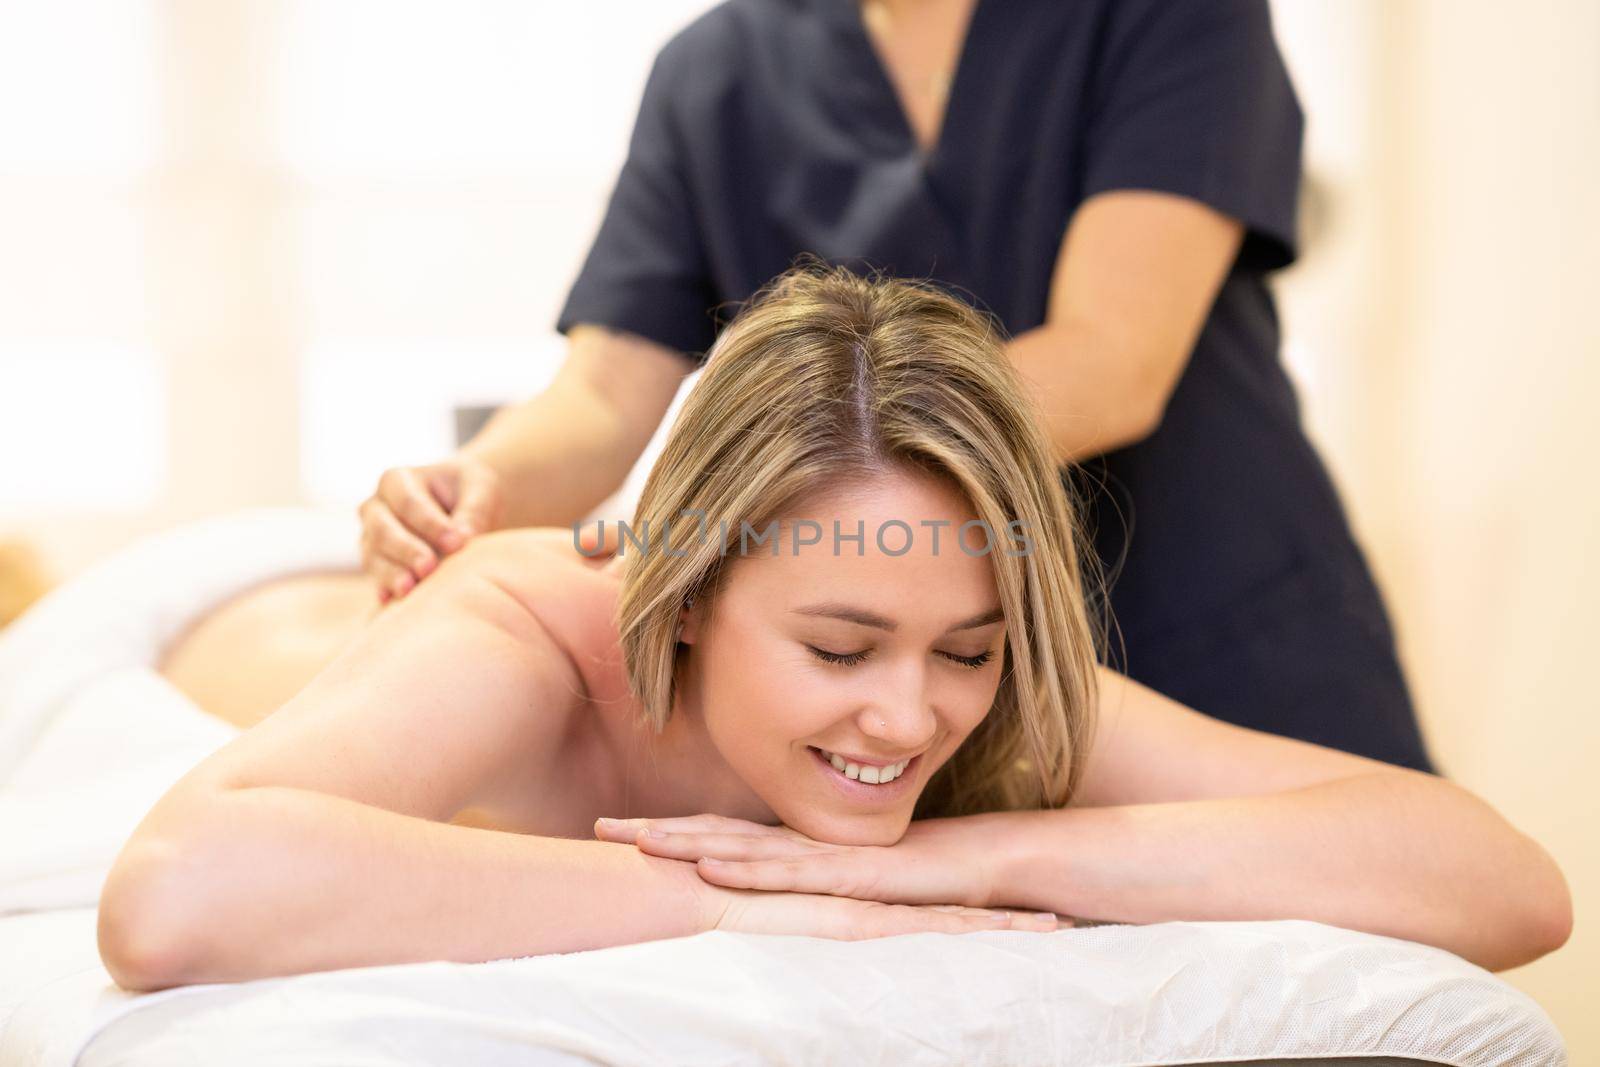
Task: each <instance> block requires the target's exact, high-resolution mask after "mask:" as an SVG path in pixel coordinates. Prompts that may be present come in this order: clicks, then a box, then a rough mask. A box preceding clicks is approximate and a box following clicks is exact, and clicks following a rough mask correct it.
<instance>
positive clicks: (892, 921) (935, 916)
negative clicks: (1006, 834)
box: [706, 885, 1058, 941]
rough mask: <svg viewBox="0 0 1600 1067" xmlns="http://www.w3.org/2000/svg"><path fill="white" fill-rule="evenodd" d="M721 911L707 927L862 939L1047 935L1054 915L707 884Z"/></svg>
mask: <svg viewBox="0 0 1600 1067" xmlns="http://www.w3.org/2000/svg"><path fill="white" fill-rule="evenodd" d="M706 890H707V891H708V892H709V893H711V894H712V906H713V907H715V908H718V909H720V910H719V911H718V913H717V915H716V917H715V919H714V920H713V922H714V925H713V926H712V929H716V930H731V931H736V932H738V933H745V934H794V935H797V936H801V937H829V938H833V939H835V940H839V941H861V940H865V939H867V938H873V937H893V936H895V935H897V934H924V933H935V934H970V933H973V932H975V931H979V930H1021V931H1025V932H1032V933H1050V932H1052V931H1054V930H1056V929H1057V928H1058V927H1057V922H1056V917H1055V916H1054V915H1052V914H1050V913H1048V912H1046V913H1043V914H1037V913H1034V912H1027V911H1018V912H1007V911H991V910H989V909H988V908H968V907H964V906H962V905H960V904H923V905H915V904H885V903H883V902H881V901H876V900H852V899H850V898H849V897H834V896H827V895H824V894H817V893H765V892H762V891H760V890H756V889H727V888H722V887H718V886H711V885H708V886H706Z"/></svg>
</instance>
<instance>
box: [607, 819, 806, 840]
mask: <svg viewBox="0 0 1600 1067" xmlns="http://www.w3.org/2000/svg"><path fill="white" fill-rule="evenodd" d="M640 830H661V831H664V832H666V833H671V834H694V833H722V834H752V835H758V836H770V837H794V836H797V835H795V833H794V831H792V830H790V829H789V828H788V827H787V826H766V825H763V824H762V823H755V822H749V821H747V820H745V819H734V818H729V817H728V816H726V815H711V814H704V815H680V816H678V817H676V818H672V819H604V818H602V819H596V820H595V824H594V835H595V837H597V838H599V839H600V840H602V841H620V842H622V843H624V844H629V845H631V844H633V843H634V842H635V840H636V839H637V838H638V836H639V831H640Z"/></svg>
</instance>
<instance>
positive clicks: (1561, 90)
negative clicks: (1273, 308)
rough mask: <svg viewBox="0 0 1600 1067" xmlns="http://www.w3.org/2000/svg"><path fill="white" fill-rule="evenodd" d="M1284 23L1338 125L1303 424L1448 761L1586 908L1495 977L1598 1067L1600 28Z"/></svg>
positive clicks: (1310, 301)
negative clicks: (1316, 444) (1530, 955)
mask: <svg viewBox="0 0 1600 1067" xmlns="http://www.w3.org/2000/svg"><path fill="white" fill-rule="evenodd" d="M1277 10H1278V12H1279V15H1280V22H1281V29H1282V30H1283V31H1284V36H1285V38H1286V40H1285V46H1286V48H1288V49H1290V50H1291V52H1292V53H1295V49H1294V47H1292V46H1299V50H1298V53H1295V54H1297V55H1298V56H1299V57H1301V58H1304V59H1305V60H1306V62H1304V63H1303V64H1301V66H1302V67H1303V68H1304V72H1305V74H1306V78H1304V79H1302V85H1301V88H1302V93H1303V94H1304V95H1305V96H1307V97H1308V101H1307V102H1308V110H1310V111H1311V112H1312V114H1313V119H1312V122H1313V128H1314V132H1318V131H1316V130H1315V127H1316V125H1317V123H1318V122H1319V118H1318V116H1319V115H1320V116H1321V117H1322V118H1321V120H1320V121H1325V122H1327V123H1329V124H1331V126H1332V129H1331V130H1325V131H1320V132H1322V133H1324V134H1325V135H1326V136H1327V137H1328V138H1329V145H1328V146H1327V151H1326V152H1325V154H1324V158H1323V159H1322V160H1321V162H1322V164H1323V166H1322V167H1321V168H1320V170H1321V174H1320V177H1321V179H1322V180H1323V182H1324V183H1325V184H1326V187H1327V190H1328V195H1329V199H1330V203H1329V219H1328V221H1329V224H1330V225H1331V226H1332V227H1334V232H1332V233H1330V234H1328V235H1327V241H1326V243H1325V244H1324V245H1323V246H1322V247H1320V248H1318V249H1315V250H1314V251H1313V253H1312V254H1311V255H1310V256H1308V258H1307V261H1306V262H1305V263H1304V264H1303V265H1302V266H1301V267H1299V268H1297V269H1296V270H1295V271H1293V272H1290V273H1289V274H1287V275H1286V276H1285V277H1284V278H1283V279H1282V284H1281V292H1282V294H1283V297H1284V305H1285V318H1286V324H1287V327H1288V330H1289V332H1290V334H1291V335H1292V336H1294V337H1295V338H1296V339H1297V340H1298V341H1299V342H1300V343H1301V344H1303V345H1304V346H1305V347H1306V348H1308V349H1309V350H1311V351H1312V352H1314V353H1315V354H1316V355H1317V356H1318V357H1319V358H1318V359H1316V360H1314V361H1313V365H1312V371H1313V376H1314V377H1315V379H1316V383H1317V385H1318V389H1317V391H1316V393H1315V394H1314V395H1308V397H1307V404H1308V410H1309V414H1310V416H1311V421H1312V425H1313V428H1314V430H1315V431H1316V433H1317V436H1318V439H1319V441H1320V442H1321V443H1322V444H1323V446H1324V450H1325V453H1326V454H1327V455H1328V456H1329V458H1330V460H1331V462H1332V464H1333V466H1334V469H1335V473H1336V475H1337V476H1338V478H1339V481H1340V483H1341V485H1342V487H1343V488H1344V490H1345V493H1346V498H1347V500H1348V502H1349V505H1350V507H1351V510H1352V512H1353V514H1354V517H1355V519H1356V522H1357V525H1358V529H1359V531H1360V532H1361V534H1362V536H1363V539H1364V541H1365V543H1366V545H1367V548H1368V550H1369V553H1370V554H1371V556H1372V557H1373V562H1374V565H1375V566H1376V568H1377V569H1378V571H1379V573H1380V576H1381V578H1382V580H1383V582H1384V584H1385V588H1386V589H1387V591H1388V593H1389V597H1390V603H1391V607H1392V609H1393V611H1394V613H1395V615H1396V617H1397V620H1396V621H1397V624H1398V628H1399V632H1400V638H1401V643H1402V652H1403V655H1404V658H1405V661H1406V663H1407V666H1408V669H1409V671H1410V674H1411V677H1412V679H1413V683H1414V686H1415V690H1416V694H1417V698H1418V702H1419V705H1420V709H1421V714H1422V717H1423V722H1424V727H1425V729H1426V731H1427V734H1428V737H1429V740H1430V742H1431V744H1432V746H1433V749H1434V751H1435V754H1436V756H1437V758H1438V760H1439V763H1440V764H1441V766H1442V768H1443V769H1444V770H1445V771H1446V772H1447V773H1448V774H1449V775H1450V776H1451V777H1453V778H1454V779H1456V780H1457V781H1459V782H1461V783H1462V784H1463V785H1465V786H1467V787H1468V788H1470V789H1472V790H1474V791H1475V792H1477V793H1479V794H1480V795H1482V796H1484V797H1485V798H1487V799H1488V800H1489V801H1490V802H1491V803H1493V804H1494V805H1495V806H1496V807H1497V808H1499V810H1500V811H1502V812H1503V813H1505V815H1506V816H1507V817H1508V818H1509V819H1511V821H1512V822H1513V823H1514V824H1516V825H1517V826H1518V827H1520V828H1521V829H1522V830H1524V831H1525V832H1527V833H1529V834H1531V835H1532V836H1534V837H1535V838H1536V839H1538V840H1539V841H1541V842H1542V843H1544V844H1545V846H1546V847H1547V848H1549V849H1550V851H1551V852H1552V853H1553V854H1554V855H1555V856H1556V858H1557V860H1558V861H1559V862H1560V863H1561V865H1562V868H1563V870H1564V871H1565V872H1566V874H1567V877H1568V880H1569V882H1570V884H1571V887H1572V890H1573V895H1574V902H1575V908H1576V926H1575V930H1574V934H1573V938H1572V940H1571V941H1570V942H1569V944H1568V945H1567V947H1566V948H1564V949H1563V950H1561V951H1560V952H1558V953H1555V954H1553V955H1552V956H1549V957H1547V958H1546V959H1544V960H1541V961H1539V962H1537V963H1535V964H1533V965H1531V966H1528V967H1524V968H1521V969H1519V970H1517V971H1515V972H1511V973H1509V974H1507V975H1506V977H1507V978H1508V979H1509V980H1510V981H1512V982H1513V983H1515V984H1516V985H1518V986H1519V987H1521V988H1522V989H1524V990H1525V991H1527V992H1528V993H1529V994H1531V995H1532V996H1533V997H1534V998H1535V999H1537V1000H1538V1001H1539V1002H1540V1003H1541V1004H1542V1005H1543V1006H1544V1007H1545V1009H1546V1010H1547V1011H1549V1012H1550V1014H1551V1016H1552V1017H1553V1018H1554V1019H1555V1021H1556V1023H1557V1025H1558V1026H1559V1027H1560V1028H1561V1030H1562V1032H1563V1033H1564V1035H1565V1036H1566V1038H1567V1040H1568V1043H1569V1046H1570V1049H1571V1053H1572V1062H1573V1063H1592V1062H1600V1021H1597V1019H1596V1017H1595V1014H1594V1012H1593V1007H1592V1002H1593V999H1594V996H1595V994H1596V993H1600V977H1597V976H1600V931H1597V928H1596V927H1595V925H1594V923H1595V914H1596V911H1597V909H1600V833H1597V831H1596V825H1597V822H1600V803H1597V799H1596V798H1597V796H1600V789H1597V788H1596V784H1595V773H1594V763H1595V760H1596V758H1597V757H1600V696H1597V688H1596V684H1595V682H1594V680H1593V678H1592V677H1591V676H1590V670H1589V668H1590V666H1591V664H1592V662H1593V660H1594V652H1593V645H1594V642H1595V640H1596V638H1597V637H1600V625H1597V623H1596V616H1595V610H1596V607H1595V606H1596V605H1597V604H1600V567H1597V566H1596V564H1595V553H1596V551H1597V550H1600V491H1597V487H1600V475H1597V474H1596V473H1595V468H1596V465H1597V463H1600V419H1597V410H1596V409H1597V403H1600V195H1597V193H1600V74H1597V71H1600V5H1596V4H1594V3H1593V2H1592V0H1541V2H1539V3H1534V4H1524V5H1516V6H1515V7H1507V6H1506V5H1504V4H1498V3H1489V2H1477V0H1474V2H1466V3H1463V2H1460V0H1434V2H1422V0H1405V2H1379V3H1372V2H1367V3H1352V2H1346V0H1328V2H1315V3H1313V2H1310V0H1283V2H1281V3H1279V4H1277ZM1352 31H1354V32H1352ZM1296 34H1298V35H1299V39H1298V40H1296V39H1294V38H1295V35H1296ZM1318 40H1321V41H1322V42H1325V43H1324V44H1323V45H1322V46H1319V45H1318V44H1317V42H1318ZM1326 42H1333V43H1334V46H1335V48H1336V49H1337V50H1339V51H1341V52H1342V53H1343V54H1342V56H1341V57H1340V59H1339V61H1337V62H1330V59H1331V58H1332V57H1330V56H1329V55H1328V54H1327V45H1326ZM1319 47H1320V48H1321V51H1320V52H1319V51H1318V49H1319ZM1298 73H1299V71H1298V70H1297V74H1298ZM1314 140H1315V138H1314Z"/></svg>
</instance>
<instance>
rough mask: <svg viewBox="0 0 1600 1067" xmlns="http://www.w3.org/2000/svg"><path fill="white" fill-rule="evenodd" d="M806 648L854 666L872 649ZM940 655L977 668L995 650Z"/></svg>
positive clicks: (954, 661)
mask: <svg viewBox="0 0 1600 1067" xmlns="http://www.w3.org/2000/svg"><path fill="white" fill-rule="evenodd" d="M806 648H807V649H809V650H810V652H811V654H812V655H813V656H816V657H817V658H818V659H820V660H823V661H825V662H827V663H836V664H838V665H839V666H841V667H854V666H855V665H856V664H858V663H860V662H861V661H862V660H864V659H866V658H867V655H868V653H869V652H870V651H871V649H862V650H861V651H860V652H829V651H827V650H825V649H821V648H818V647H817V646H815V645H806ZM939 655H941V656H943V657H944V658H945V659H947V660H950V661H951V662H952V663H959V664H961V665H962V666H963V667H971V668H972V669H973V670H977V669H978V668H979V667H982V666H983V665H984V664H985V663H988V662H989V660H990V659H992V658H993V657H994V650H993V649H986V650H985V651H983V652H980V653H978V654H977V655H976V656H958V655H956V654H955V653H953V652H940V653H939Z"/></svg>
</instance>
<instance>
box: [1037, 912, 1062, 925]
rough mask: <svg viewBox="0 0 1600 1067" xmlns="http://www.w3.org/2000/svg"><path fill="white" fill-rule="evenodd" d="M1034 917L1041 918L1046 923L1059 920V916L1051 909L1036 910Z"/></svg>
mask: <svg viewBox="0 0 1600 1067" xmlns="http://www.w3.org/2000/svg"><path fill="white" fill-rule="evenodd" d="M1034 918H1035V919H1043V920H1044V921H1045V922H1047V923H1058V922H1060V921H1061V917H1060V916H1059V915H1057V914H1056V913H1055V912H1053V911H1041V912H1037V913H1035V915H1034Z"/></svg>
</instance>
